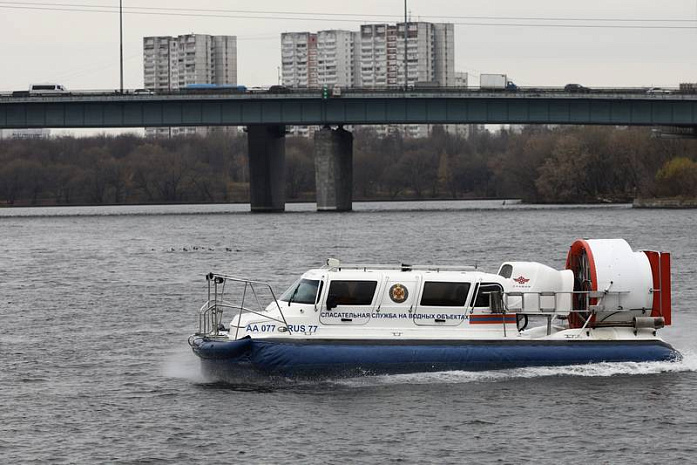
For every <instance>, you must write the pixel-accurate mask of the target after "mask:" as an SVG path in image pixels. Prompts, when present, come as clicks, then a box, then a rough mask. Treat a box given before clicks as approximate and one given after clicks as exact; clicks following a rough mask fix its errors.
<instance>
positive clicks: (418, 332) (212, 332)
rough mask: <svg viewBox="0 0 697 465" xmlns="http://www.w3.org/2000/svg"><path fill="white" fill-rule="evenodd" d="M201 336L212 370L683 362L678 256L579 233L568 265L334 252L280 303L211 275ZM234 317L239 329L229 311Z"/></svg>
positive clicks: (338, 372) (225, 373) (198, 349)
mask: <svg viewBox="0 0 697 465" xmlns="http://www.w3.org/2000/svg"><path fill="white" fill-rule="evenodd" d="M206 279H207V282H208V299H207V301H206V303H205V304H204V305H203V306H202V307H201V309H200V310H199V313H198V330H197V332H196V333H195V334H194V335H192V336H191V337H190V338H189V344H190V345H191V347H192V349H193V351H194V353H195V354H196V355H197V356H199V357H200V359H201V364H202V368H203V371H204V373H205V374H207V375H209V376H212V377H214V378H218V379H225V380H230V379H232V380H235V379H240V378H243V377H248V376H258V375H262V376H281V377H290V378H295V377H313V378H317V377H351V376H360V375H380V374H398V373H416V372H433V371H449V370H495V369H507V368H519V367H531V366H560V365H578V364H588V363H601V362H659V361H674V360H679V359H680V358H681V356H680V353H679V352H678V351H676V350H675V349H674V348H673V347H672V346H671V345H670V344H668V343H666V342H665V341H663V340H662V339H661V338H660V337H659V336H658V335H657V332H658V331H659V330H660V329H661V328H663V327H664V326H666V325H670V324H671V294H670V285H671V280H670V254H669V253H667V252H655V251H633V250H632V249H631V247H630V246H629V244H628V243H627V242H626V241H624V240H623V239H597V240H577V241H575V242H574V243H573V245H572V246H571V248H570V250H569V253H568V256H567V260H566V269H564V270H555V269H553V268H551V267H549V266H546V265H543V264H541V263H536V262H506V263H503V264H502V265H501V266H500V268H499V270H498V272H497V273H495V274H494V273H486V272H483V271H481V270H479V269H478V267H476V266H437V265H407V264H399V265H367V264H344V263H342V262H340V261H339V260H336V259H328V260H327V262H326V264H325V265H324V266H322V267H321V268H316V269H312V270H309V271H307V272H306V273H304V274H303V275H302V276H301V277H300V279H298V280H297V281H296V282H295V283H294V284H293V285H292V286H290V287H289V288H288V290H286V291H285V292H284V293H283V294H281V295H280V297H278V298H277V297H276V295H275V293H274V291H273V289H271V286H269V285H268V284H266V283H264V282H259V281H253V280H249V279H244V278H239V277H234V276H228V275H223V274H215V273H210V274H209V275H207V276H206ZM227 314H230V316H228V317H227V318H229V320H227V321H229V323H228V325H227V326H226V325H225V322H226V321H225V320H224V318H225V317H224V315H227Z"/></svg>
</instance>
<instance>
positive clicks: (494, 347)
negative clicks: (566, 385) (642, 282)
mask: <svg viewBox="0 0 697 465" xmlns="http://www.w3.org/2000/svg"><path fill="white" fill-rule="evenodd" d="M190 344H191V346H192V348H193V350H194V352H195V353H196V355H198V356H199V357H200V358H201V360H202V366H203V369H204V371H205V372H206V373H207V374H209V375H213V376H216V377H221V378H229V377H233V378H234V377H236V376H238V375H239V376H242V377H244V376H250V375H254V374H262V375H267V376H268V375H272V376H274V375H275V376H283V377H289V378H296V377H303V378H306V377H311V378H318V377H352V376H361V375H381V374H399V373H420V372H433V371H451V370H465V371H481V370H498V369H507V368H521V367H531V366H559V365H579V364H587V363H600V362H659V361H674V360H679V359H680V358H681V355H680V353H679V352H678V351H676V350H675V349H673V347H671V346H670V345H669V344H667V343H665V342H663V341H659V340H636V341H568V340H560V341H525V340H523V341H521V340H517V341H510V342H509V341H399V342H391V341H390V342H386V341H385V342H383V341H366V340H363V341H347V340H345V341H328V340H311V341H288V340H264V339H251V338H245V339H240V340H237V341H227V340H226V341H218V340H206V339H202V338H193V339H192V340H191V341H190Z"/></svg>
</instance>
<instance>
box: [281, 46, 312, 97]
mask: <svg viewBox="0 0 697 465" xmlns="http://www.w3.org/2000/svg"><path fill="white" fill-rule="evenodd" d="M281 73H282V75H283V85H284V86H286V87H296V88H297V87H301V88H303V87H317V34H311V33H309V32H286V33H283V34H281Z"/></svg>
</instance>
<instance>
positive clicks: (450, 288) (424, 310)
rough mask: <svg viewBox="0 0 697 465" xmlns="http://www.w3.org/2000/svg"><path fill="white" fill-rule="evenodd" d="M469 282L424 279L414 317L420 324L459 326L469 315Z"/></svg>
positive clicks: (415, 321) (470, 285) (415, 322)
mask: <svg viewBox="0 0 697 465" xmlns="http://www.w3.org/2000/svg"><path fill="white" fill-rule="evenodd" d="M471 287H472V284H471V283H469V282H445V281H429V280H428V279H424V282H423V285H422V286H421V294H420V296H419V303H418V305H417V307H416V311H415V312H414V314H413V316H412V318H413V320H414V324H417V325H419V326H457V325H459V324H462V323H463V322H464V321H465V319H466V316H467V308H468V306H467V302H468V301H469V300H468V297H469V295H470V289H471Z"/></svg>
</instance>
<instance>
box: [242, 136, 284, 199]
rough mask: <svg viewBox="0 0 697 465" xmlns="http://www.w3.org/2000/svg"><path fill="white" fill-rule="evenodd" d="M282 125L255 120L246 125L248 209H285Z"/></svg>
mask: <svg viewBox="0 0 697 465" xmlns="http://www.w3.org/2000/svg"><path fill="white" fill-rule="evenodd" d="M285 137H286V127H285V126H282V125H262V124H255V125H250V126H248V127H247V145H248V149H247V150H248V154H249V194H250V203H251V204H252V212H261V213H268V212H283V211H285V209H286V175H285V174H286V146H285V141H286V139H285Z"/></svg>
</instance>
